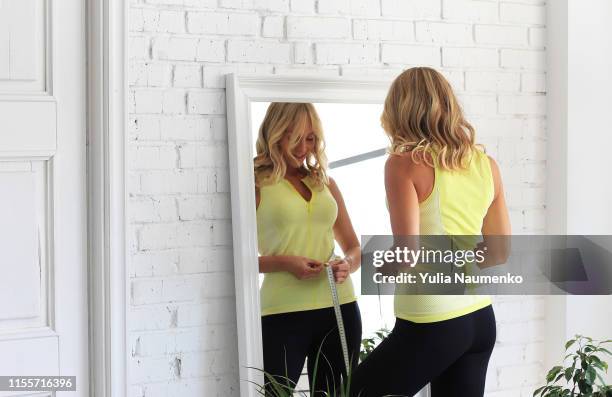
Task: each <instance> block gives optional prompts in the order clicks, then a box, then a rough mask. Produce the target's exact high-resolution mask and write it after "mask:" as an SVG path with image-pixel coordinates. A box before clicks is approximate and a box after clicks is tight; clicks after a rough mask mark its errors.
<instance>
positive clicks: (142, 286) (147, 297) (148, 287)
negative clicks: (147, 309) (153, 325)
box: [131, 279, 162, 305]
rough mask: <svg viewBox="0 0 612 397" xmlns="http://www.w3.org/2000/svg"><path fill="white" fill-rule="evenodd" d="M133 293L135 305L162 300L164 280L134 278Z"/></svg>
mask: <svg viewBox="0 0 612 397" xmlns="http://www.w3.org/2000/svg"><path fill="white" fill-rule="evenodd" d="M131 293H132V303H133V304H134V305H141V304H144V303H157V302H161V301H162V299H161V298H162V280H141V279H136V280H132V282H131Z"/></svg>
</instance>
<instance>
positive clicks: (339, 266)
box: [329, 258, 351, 284]
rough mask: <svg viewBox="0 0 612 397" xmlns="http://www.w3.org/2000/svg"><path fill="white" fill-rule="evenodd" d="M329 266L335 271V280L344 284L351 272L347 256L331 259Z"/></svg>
mask: <svg viewBox="0 0 612 397" xmlns="http://www.w3.org/2000/svg"><path fill="white" fill-rule="evenodd" d="M329 266H331V268H332V271H333V272H334V280H335V281H336V283H338V284H342V283H343V282H344V280H346V279H347V277H348V276H349V274H350V272H351V264H350V263H349V262H348V261H347V259H346V258H343V259H336V260H333V261H330V262H329Z"/></svg>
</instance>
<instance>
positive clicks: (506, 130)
mask: <svg viewBox="0 0 612 397" xmlns="http://www.w3.org/2000/svg"><path fill="white" fill-rule="evenodd" d="M493 117H494V115H485V116H483V117H476V118H472V119H470V122H471V123H472V124H473V125H474V128H476V133H477V134H482V135H486V136H495V137H499V136H520V134H521V132H522V130H523V121H522V120H520V119H518V118H510V117H508V118H493Z"/></svg>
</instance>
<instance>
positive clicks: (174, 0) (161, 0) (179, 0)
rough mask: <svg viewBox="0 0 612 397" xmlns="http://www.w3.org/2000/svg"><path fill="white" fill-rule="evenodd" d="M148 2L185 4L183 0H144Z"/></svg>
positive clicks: (173, 4)
mask: <svg viewBox="0 0 612 397" xmlns="http://www.w3.org/2000/svg"><path fill="white" fill-rule="evenodd" d="M144 2H145V3H147V4H164V5H171V6H179V5H183V0H144Z"/></svg>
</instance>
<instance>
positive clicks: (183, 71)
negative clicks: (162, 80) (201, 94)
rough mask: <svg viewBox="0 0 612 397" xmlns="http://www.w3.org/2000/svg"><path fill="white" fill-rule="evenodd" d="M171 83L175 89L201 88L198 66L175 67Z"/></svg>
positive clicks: (200, 71) (200, 75) (200, 74)
mask: <svg viewBox="0 0 612 397" xmlns="http://www.w3.org/2000/svg"><path fill="white" fill-rule="evenodd" d="M172 83H173V85H174V86H175V87H190V88H191V87H195V88H199V87H202V68H201V67H200V65H175V66H174V74H173V76H172Z"/></svg>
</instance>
